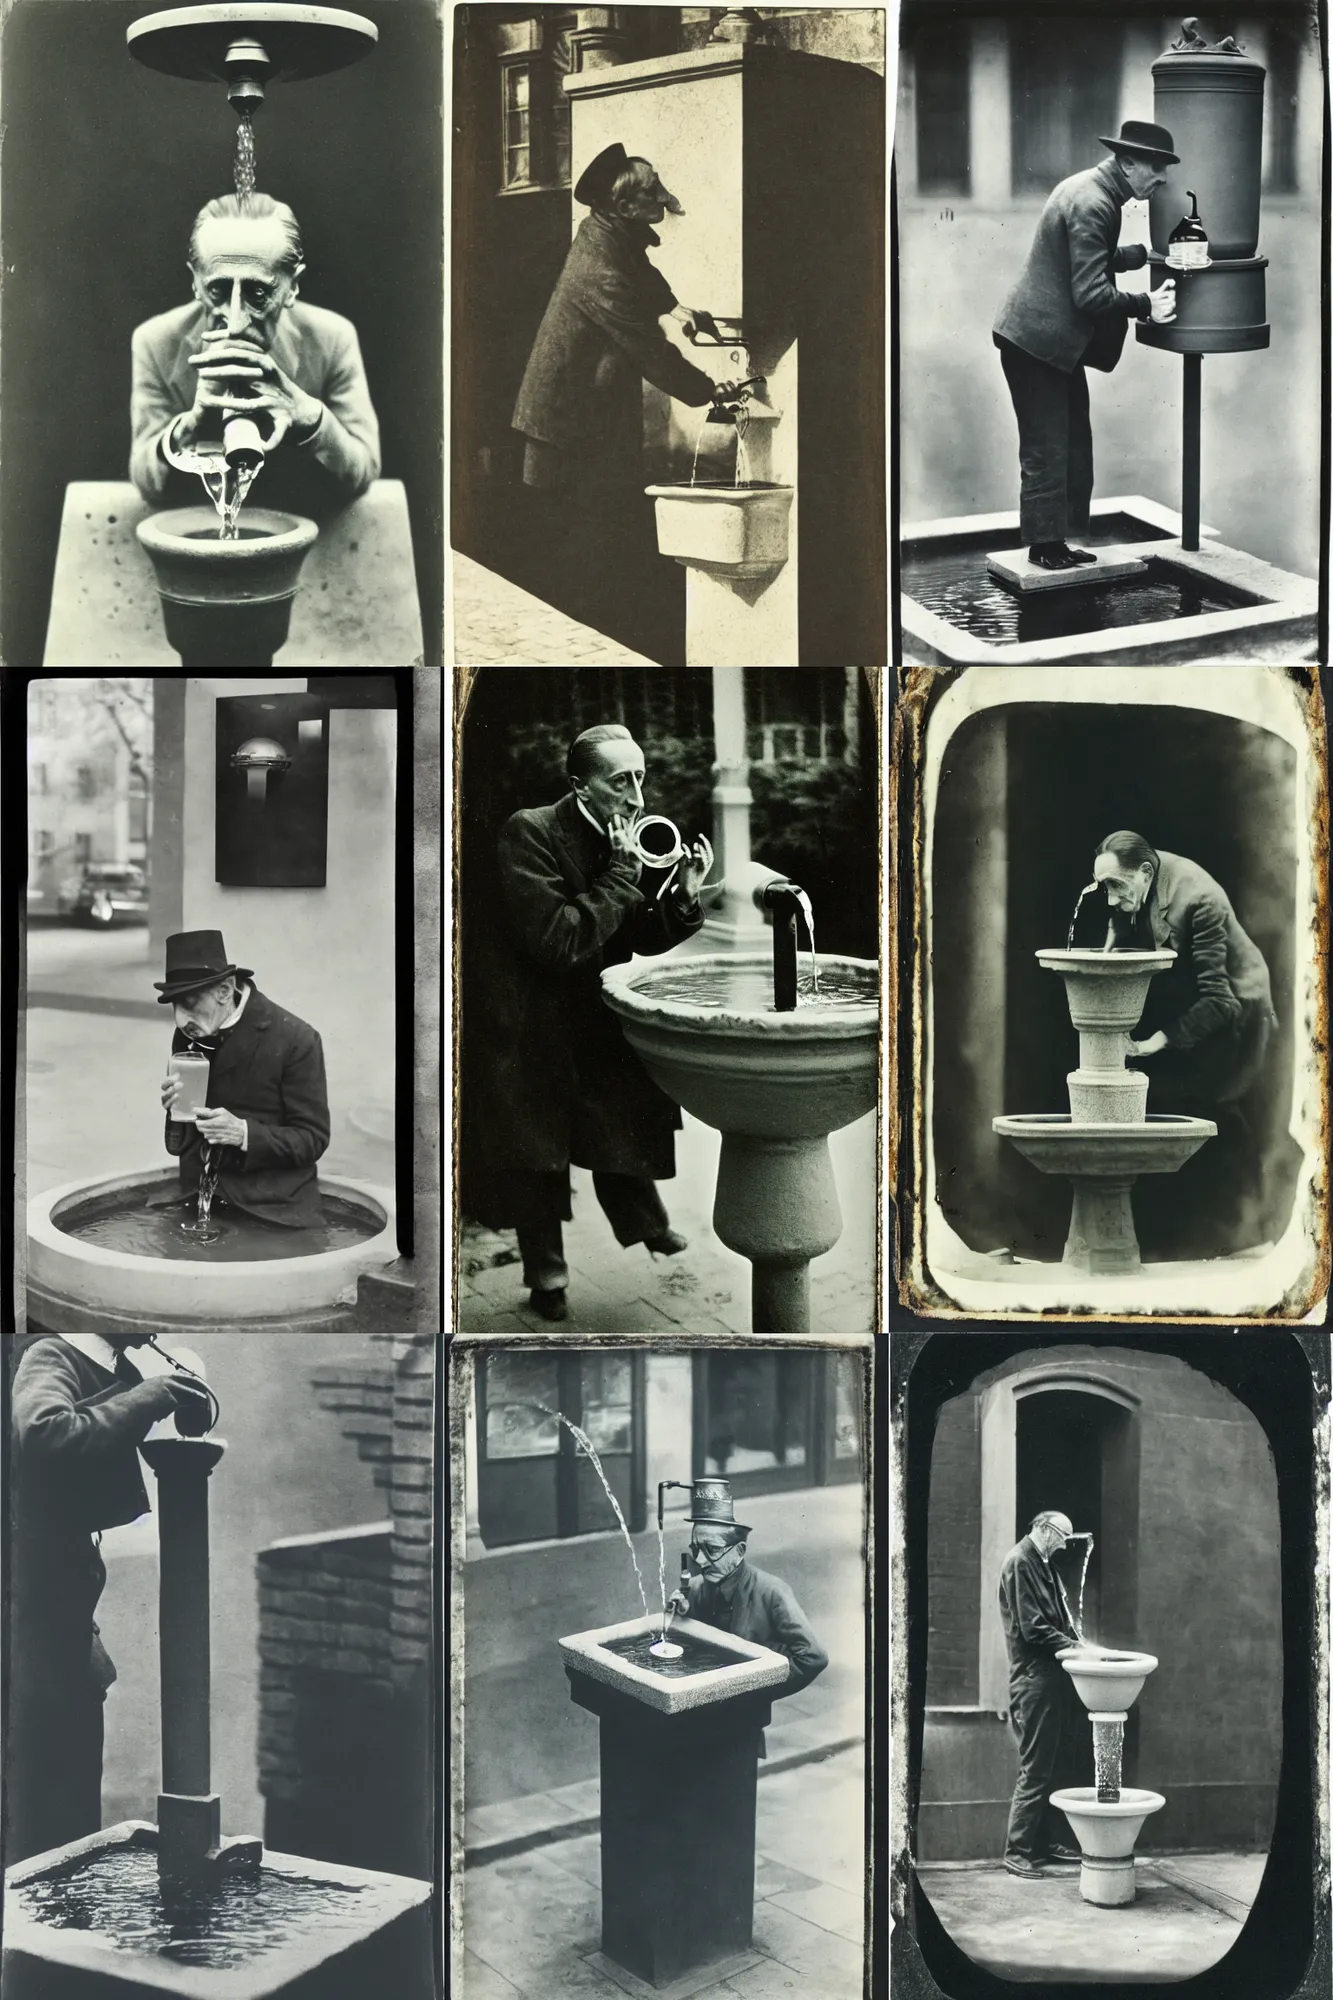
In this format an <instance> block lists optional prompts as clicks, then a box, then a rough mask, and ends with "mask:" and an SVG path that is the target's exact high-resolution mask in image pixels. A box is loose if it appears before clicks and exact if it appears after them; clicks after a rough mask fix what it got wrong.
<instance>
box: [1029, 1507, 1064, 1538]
mask: <svg viewBox="0 0 1333 2000" xmlns="http://www.w3.org/2000/svg"><path fill="white" fill-rule="evenodd" d="M1068 1518H1069V1516H1068V1515H1067V1514H1062V1513H1061V1512H1060V1509H1059V1508H1058V1507H1044V1508H1043V1509H1042V1511H1041V1513H1040V1514H1034V1515H1033V1517H1032V1528H1052V1527H1054V1526H1055V1523H1056V1522H1057V1521H1059V1522H1061V1523H1062V1524H1063V1523H1064V1522H1065V1521H1067V1520H1068ZM1032 1528H1029V1529H1028V1533H1029V1534H1031V1533H1032ZM1060 1533H1061V1534H1062V1535H1063V1534H1064V1533H1065V1529H1064V1527H1063V1525H1062V1526H1061V1529H1060Z"/></svg>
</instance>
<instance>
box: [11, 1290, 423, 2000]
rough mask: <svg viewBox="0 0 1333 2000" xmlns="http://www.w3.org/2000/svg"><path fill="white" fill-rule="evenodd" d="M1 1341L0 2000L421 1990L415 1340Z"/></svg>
mask: <svg viewBox="0 0 1333 2000" xmlns="http://www.w3.org/2000/svg"><path fill="white" fill-rule="evenodd" d="M5 1350H6V1352H5V1360H6V1363H7V1367H6V1374H5V1385H4V1389H5V1393H4V1409H5V1464H6V1484H5V1516H4V1518H5V1533H4V1550H3V1555H4V1572H5V1584H6V1601H5V1623H4V1648H3V1651H4V1694H5V1701H4V1745H5V1788H4V1862H5V1868H6V1876H5V1902H4V1927H3V1945H4V1960H3V1974H2V1975H0V1987H2V1988H3V1991H4V1992H5V1994H6V1996H9V1995H13V1996H14V2000H20V1996H25V1995H30V1996H35V2000H77V1996H80V1995H88V1994H94V1993H111V1992H114V1993H116V1994H118V1995H124V1996H126V2000H129V1996H134V2000H140V1997H141V1996H142V2000H149V1996H158V2000H160V1997H161V1996H163V1995H180V1996H182V2000H185V1996H191V2000H200V1996H202V1995H204V1994H209V1993H213V1994H218V1995H223V1994H225V1995H229V1996H232V2000H252V1996H253V2000H267V1997H268V1996H274V1995H278V1994H296V1993H298V1992H299V1993H302V1994H310V1995H319V1996H321V2000H366V1996H368V1995H371V1994H384V1995H386V1996H388V1995H392V1996H393V2000H431V1996H432V1995H435V1994H438V1993H439V1992H440V1991H441V1990H442V1989H441V1987H440V1985H439V1983H438V1978H437V1970H436V1947H437V1938H438V1933H439V1907H438V1883H439V1869H438V1859H437V1857H438V1853H439V1844H440V1838H441V1832H442V1819H441V1804H440V1797H439V1792H438V1787H437V1782H436V1775H435V1774H436V1769H437V1762H438V1758H439V1746H438V1742H437V1740H436V1734H435V1720H434V1717H435V1700H436V1688H437V1686H438V1684H439V1682H440V1680H441V1678H442V1675H443V1662H442V1658H441V1649H440V1641H439V1632H440V1620H441V1606H440V1602H439V1599H438V1595H437V1584H436V1578H437V1574H438V1570H437V1555H438V1545H437V1543H436V1540H435V1528H434V1519H435V1510H436V1496H435V1484H434V1467H435V1460H436V1449H437V1447H436V1437H435V1342H434V1337H433V1336H432V1335H430V1334H411V1333H405V1334H392V1335H389V1334H385V1335H381V1336H378V1337H377V1336H375V1335H370V1334H367V1335H358V1334H357V1333H355V1332H351V1333H344V1334H332V1333H317V1334H314V1335H308V1334H303V1333H290V1332H288V1333H280V1332H278V1333H274V1332H270V1333H267V1334H250V1335H247V1334H236V1333H222V1334H218V1333H215V1332H213V1331H211V1330H209V1329H206V1328H205V1329H200V1330H199V1331H197V1332H191V1333H190V1335H189V1337H188V1344H187V1342H185V1341H178V1340H177V1339H175V1338H174V1337H173V1338H172V1339H170V1340H169V1341H160V1340H159V1339H158V1338H157V1336H156V1335H154V1334H151V1333H142V1332H135V1331H132V1330H130V1329H129V1328H128V1327H126V1328H125V1329H124V1330H122V1331H119V1332H116V1331H112V1332H108V1333H107V1334H105V1335H102V1334H97V1333H92V1332H70V1333H62V1334H42V1335H38V1336H30V1337H27V1338H24V1337H22V1336H19V1337H15V1336H8V1337H7V1338H6V1341H5Z"/></svg>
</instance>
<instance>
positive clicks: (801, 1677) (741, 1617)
mask: <svg viewBox="0 0 1333 2000" xmlns="http://www.w3.org/2000/svg"><path fill="white" fill-rule="evenodd" d="M686 1595H687V1597H688V1598H689V1600H690V1617H691V1618H699V1619H702V1621H703V1623H704V1624H705V1625H714V1626H716V1627H717V1629H718V1631H719V1632H730V1633H732V1634H733V1635H734V1637H736V1638H737V1639H748V1640H750V1642H751V1643H752V1644H753V1645H756V1646H768V1647H770V1648H771V1649H772V1651H773V1652H775V1653H781V1654H783V1655H784V1657H785V1658H786V1660H787V1663H788V1668H789V1673H788V1678H787V1679H786V1681H784V1682H783V1684H782V1686H781V1687H775V1688H772V1689H769V1690H768V1692H769V1693H771V1694H772V1695H773V1697H774V1699H777V1698H778V1697H779V1696H781V1695H789V1694H799V1693H800V1691H801V1689H802V1688H807V1687H809V1685H810V1683H811V1681H813V1680H815V1679H816V1678H817V1677H818V1676H819V1675H820V1674H822V1673H823V1671H824V1669H825V1667H826V1666H827V1665H828V1654H827V1653H826V1652H825V1651H824V1648H823V1647H822V1646H821V1645H820V1643H819V1641H818V1639H816V1637H815V1635H814V1631H813V1629H812V1627H811V1624H810V1621H809V1619H808V1618H807V1617H806V1615H805V1613H804V1612H803V1611H802V1609H801V1607H800V1605H799V1604H798V1603H797V1602H796V1598H795V1595H794V1594H793V1592H792V1590H791V1587H790V1586H789V1585H788V1584H785V1583H784V1582H783V1581H782V1578H781V1577H780V1576H770V1575H769V1573H768V1571H767V1570H766V1569H757V1568H756V1567H755V1565H754V1564H753V1563H752V1562H748V1561H747V1562H743V1563H742V1564H741V1566H740V1568H739V1570H738V1571H737V1572H736V1586H735V1590H734V1591H733V1593H732V1595H731V1596H730V1597H729V1598H728V1597H727V1596H726V1595H725V1594H724V1592H723V1590H722V1587H721V1585H720V1584H712V1583H709V1582H707V1581H706V1580H705V1579H704V1578H703V1577H701V1576H692V1577H691V1578H690V1580H689V1583H688V1584H687V1586H686Z"/></svg>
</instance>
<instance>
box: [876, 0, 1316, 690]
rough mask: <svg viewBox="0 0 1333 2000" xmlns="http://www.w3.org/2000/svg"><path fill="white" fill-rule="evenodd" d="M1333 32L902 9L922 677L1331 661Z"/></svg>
mask: <svg viewBox="0 0 1333 2000" xmlns="http://www.w3.org/2000/svg"><path fill="white" fill-rule="evenodd" d="M1326 35H1327V10H1326V9H1325V8H1323V7H1321V6H1319V5H1318V4H1317V0H1271V4H1265V5H1263V6H1254V7H1244V6H1242V7H1239V8H1223V9H1222V10H1221V11H1219V12H1214V13H1207V14H1203V15H1197V16H1196V15H1187V16H1183V17H1182V16H1179V15H1173V14H1168V13H1167V12H1166V11H1165V10H1164V9H1163V8H1162V7H1161V6H1160V5H1158V4H1156V0H1093V4H1084V5H1081V6H1077V7H1074V6H1071V5H1069V4H1067V0H1066V4H1061V0H1011V3H1010V4H1005V0H989V4H988V3H987V0H964V3H963V4H956V0H903V4H902V6H901V8H900V11H899V50H898V54H899V71H898V103H897V117H896V123H895V128H894V165H895V175H896V179H895V187H896V199H897V222H898V257H897V278H898V292H897V314H896V330H895V340H896V347H895V356H896V361H897V369H898V377H897V390H898V394H897V405H896V412H897V414H896V448H897V464H898V468H899V481H900V485H899V539H900V547H901V569H900V575H899V594H898V599H897V604H896V618H897V628H896V629H897V630H898V631H899V632H900V633H901V657H902V658H903V659H904V661H905V662H906V663H907V664H909V665H938V666H955V665H956V666H963V665H968V664H976V665H984V664H989V665H997V666H998V665H1001V664H1005V663H1008V664H1010V665H1014V666H1018V665H1022V664H1034V665H1035V664H1039V663H1040V664H1046V665H1054V664H1070V665H1081V664H1084V663H1088V662H1097V661H1105V662H1107V663H1113V662H1121V663H1123V664H1144V665H1147V664H1153V665H1162V666H1165V665H1172V664H1178V663H1181V662H1187V661H1214V662H1221V661H1236V660H1251V661H1278V662H1281V661H1302V660H1305V661H1314V660H1315V659H1319V660H1326V659H1327V644H1328V635H1327V627H1326V617H1327V613H1326V611H1321V608H1320V607H1321V599H1320V580H1321V578H1322V577H1323V575H1324V573H1325V572H1324V564H1325V562H1326V554H1327V552H1326V550H1325V548H1324V534H1325V532H1326V529H1321V520H1322V518H1323V514H1322V511H1321V508H1322V503H1321V497H1320V494H1321V488H1320V478H1321V469H1320V440H1321V438H1322V437H1323V434H1324V432H1323V418H1322V417H1321V409H1322V403H1323V398H1324V397H1325V395H1326V394H1327V386H1326V384H1327V363H1326V355H1325V343H1326V340H1327V333H1326V329H1325V328H1324V326H1323V322H1322V320H1321V307H1320V300H1321V289H1320V286H1321V280H1320V271H1321V246H1322V245H1323V243H1324V241H1325V239H1326V235H1327V231H1328V227H1329V216H1328V213H1327V210H1326V207H1325V204H1326V202H1327V199H1328V197H1327V180H1326V162H1325V160H1324V146H1325V143H1326V142H1325V106H1326V93H1327V40H1326Z"/></svg>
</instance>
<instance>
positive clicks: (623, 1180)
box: [518, 1172, 671, 1292]
mask: <svg viewBox="0 0 1333 2000" xmlns="http://www.w3.org/2000/svg"><path fill="white" fill-rule="evenodd" d="M522 1178H523V1180H524V1181H526V1182H529V1183H532V1184H533V1185H532V1187H531V1188H530V1190H529V1194H530V1199H529V1201H528V1203H527V1204H525V1206H526V1208H527V1213H528V1220H526V1221H524V1222H521V1223H520V1224H519V1226H518V1247H519V1250H520V1252H521V1253H522V1257H523V1282H524V1284H525V1285H526V1286H527V1287H528V1289H529V1290H530V1291H534V1292H563V1291H564V1289H565V1287H566V1286H567V1285H568V1283H569V1266H568V1265H567V1264H566V1262H565V1239H564V1231H563V1229H562V1227H561V1223H562V1222H563V1220H564V1219H565V1218H566V1217H567V1216H568V1214H569V1175H568V1172H563V1173H554V1174H524V1175H523V1176H522ZM543 1182H545V1183H547V1184H548V1185H547V1187H546V1188H545V1189H543V1188H542V1187H541V1186H540V1183H543ZM592 1184H593V1191H594V1192H595V1194H596V1196H597V1199H598V1202H599V1203H600V1205H601V1209H602V1213H603V1214H604V1215H605V1217H606V1219H607V1221H608V1222H609V1223H610V1225H611V1227H612V1229H613V1230H614V1231H615V1237H616V1241H617V1243H619V1244H620V1245H621V1246H622V1247H623V1248H625V1249H628V1248H629V1246H630V1245H631V1244H632V1243H642V1242H643V1241H644V1240H645V1238H647V1237H649V1236H659V1235H660V1234H661V1233H662V1231H663V1230H664V1229H669V1228H670V1227H671V1219H670V1217H669V1216H668V1214H667V1212H666V1209H665V1208H664V1207H663V1206H662V1197H661V1195H660V1194H659V1193H658V1192H657V1183H656V1181H650V1180H644V1179H641V1178H640V1177H639V1176H638V1175H637V1174H598V1173H595V1174H594V1175H593V1177H592ZM543 1196H545V1200H543ZM543 1206H545V1207H547V1208H548V1209H549V1213H548V1214H546V1215H545V1216H542V1215H541V1214H540V1210H541V1208H542V1207H543Z"/></svg>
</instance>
